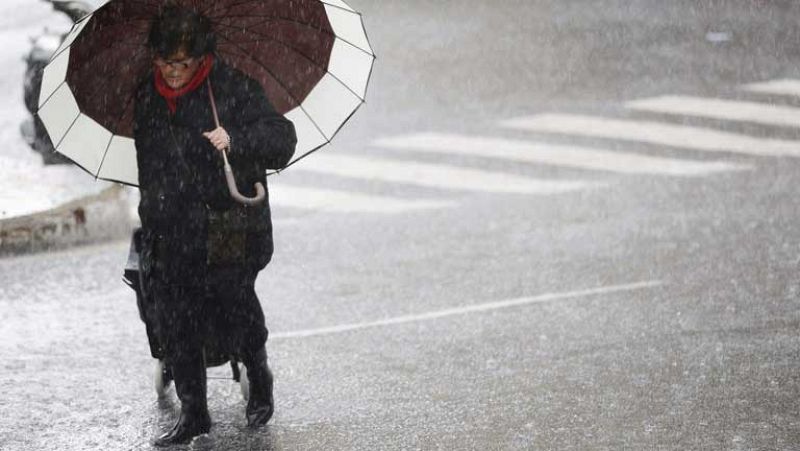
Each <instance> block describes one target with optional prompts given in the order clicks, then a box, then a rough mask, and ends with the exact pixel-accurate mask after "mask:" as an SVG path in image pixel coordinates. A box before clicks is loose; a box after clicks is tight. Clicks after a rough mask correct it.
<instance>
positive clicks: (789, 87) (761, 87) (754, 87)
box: [742, 79, 800, 96]
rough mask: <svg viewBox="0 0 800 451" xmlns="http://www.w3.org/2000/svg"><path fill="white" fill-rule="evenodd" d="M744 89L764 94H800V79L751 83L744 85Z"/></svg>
mask: <svg viewBox="0 0 800 451" xmlns="http://www.w3.org/2000/svg"><path fill="white" fill-rule="evenodd" d="M742 89H744V90H745V91H751V92H760V93H763V94H777V95H788V96H800V80H793V79H782V80H772V81H766V82H762V83H751V84H748V85H744V86H742Z"/></svg>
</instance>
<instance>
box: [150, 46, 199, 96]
mask: <svg viewBox="0 0 800 451" xmlns="http://www.w3.org/2000/svg"><path fill="white" fill-rule="evenodd" d="M202 61H203V59H202V58H192V57H190V56H189V55H188V54H187V53H186V51H185V50H178V51H177V52H175V53H173V54H172V55H170V56H169V57H167V58H159V57H156V58H155V60H154V62H155V63H156V66H157V67H158V70H160V71H161V75H162V76H163V77H164V80H165V81H166V82H167V85H168V86H169V87H170V88H172V89H180V88H182V87H184V86H186V84H188V83H189V81H190V80H191V79H192V77H193V76H194V74H195V72H197V69H199V68H200V63H201V62H202Z"/></svg>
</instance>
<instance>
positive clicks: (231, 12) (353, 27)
mask: <svg viewBox="0 0 800 451" xmlns="http://www.w3.org/2000/svg"><path fill="white" fill-rule="evenodd" d="M178 3H180V4H181V5H183V6H188V7H191V8H194V9H195V10H196V11H198V12H200V13H201V14H203V15H204V16H206V17H208V18H209V20H210V21H211V22H212V24H213V28H214V32H215V34H216V36H217V51H216V53H217V55H218V57H219V58H221V59H223V60H224V61H225V62H226V63H228V64H230V65H231V66H233V67H235V68H237V69H239V70H241V71H243V72H244V73H246V74H247V75H249V76H250V77H252V78H253V79H255V80H257V81H258V82H259V83H260V84H261V86H262V87H263V88H264V91H265V92H266V94H267V97H268V98H269V100H270V102H271V103H272V104H273V106H274V107H275V108H276V109H277V110H278V112H280V113H281V114H284V115H285V116H286V117H287V118H288V119H289V120H291V121H292V122H293V123H294V125H295V129H296V131H297V138H298V143H297V150H296V152H295V158H294V160H293V161H292V162H291V163H290V164H292V163H294V162H295V161H297V160H299V159H301V158H303V157H304V156H306V155H308V154H309V153H311V152H313V151H315V150H317V149H319V148H320V147H322V146H324V145H325V144H327V143H329V142H330V140H331V139H332V138H333V136H334V135H335V134H336V133H337V132H338V131H339V129H340V128H341V127H342V125H344V123H345V122H346V121H347V120H348V119H349V118H350V117H351V116H352V115H353V113H354V112H355V111H356V110H357V109H358V107H359V106H361V104H362V103H363V102H364V98H365V96H366V91H367V84H368V82H369V77H370V74H371V72H372V64H373V62H374V59H375V56H374V53H373V51H372V47H371V46H370V44H369V41H368V39H367V35H366V31H365V30H364V26H363V22H362V19H361V15H360V14H359V13H358V12H356V11H355V10H353V9H352V8H351V7H350V6H348V5H347V4H346V3H345V2H344V1H342V0H181V1H179V2H178ZM163 4H164V0H111V1H110V2H108V3H106V4H105V5H103V6H102V7H100V8H99V9H98V10H96V11H95V12H94V13H92V14H90V15H88V16H86V17H84V18H83V19H81V20H80V21H78V22H77V23H76V24H75V25H74V27H73V29H72V30H71V31H70V33H69V34H68V35H67V37H66V38H65V40H64V42H63V43H62V44H61V46H60V47H59V48H58V50H57V51H56V52H55V54H54V55H53V57H52V59H51V61H50V63H49V64H48V65H47V67H45V69H44V74H43V78H42V88H41V92H40V96H39V99H40V101H39V111H38V115H39V117H40V118H41V119H42V122H43V123H44V125H45V128H46V129H47V132H48V134H49V135H50V138H51V140H52V141H53V143H54V145H55V148H56V150H57V151H58V152H60V153H61V154H63V155H65V156H67V157H68V158H70V159H71V160H72V161H74V162H75V163H76V164H78V165H79V166H80V167H82V168H83V169H85V170H86V171H88V172H89V173H91V174H92V175H94V176H95V177H96V178H99V179H103V180H109V181H115V182H121V183H125V184H128V185H138V174H137V165H136V147H135V145H134V141H133V138H132V136H133V108H134V94H135V92H136V87H137V85H138V83H139V82H140V81H141V80H142V79H143V77H145V76H146V75H147V73H148V72H149V71H150V70H151V69H152V54H151V53H150V51H149V49H148V48H147V33H148V31H149V25H150V21H151V19H152V18H153V17H154V16H155V15H156V14H158V12H159V10H160V8H161V7H162V6H163ZM223 126H224V124H223Z"/></svg>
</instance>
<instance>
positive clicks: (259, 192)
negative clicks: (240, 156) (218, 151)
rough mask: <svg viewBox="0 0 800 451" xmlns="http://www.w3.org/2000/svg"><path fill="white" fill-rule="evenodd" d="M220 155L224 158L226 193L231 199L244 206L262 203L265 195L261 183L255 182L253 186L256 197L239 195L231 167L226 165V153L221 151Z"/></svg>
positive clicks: (265, 192)
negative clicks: (228, 193) (229, 194)
mask: <svg viewBox="0 0 800 451" xmlns="http://www.w3.org/2000/svg"><path fill="white" fill-rule="evenodd" d="M222 155H223V157H224V158H225V180H226V181H227V182H228V191H229V192H230V193H231V197H233V199H234V200H235V201H236V202H239V203H241V204H245V205H258V204H260V203H261V202H263V201H264V198H265V197H266V195H267V191H266V190H265V189H264V185H262V184H261V182H256V184H255V185H254V186H255V189H256V195H255V196H254V197H247V196H245V195H244V194H242V193H240V192H239V188H237V187H236V179H235V178H234V177H233V170H232V169H231V165H230V164H229V163H228V153H227V151H222Z"/></svg>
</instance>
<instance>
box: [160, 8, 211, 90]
mask: <svg viewBox="0 0 800 451" xmlns="http://www.w3.org/2000/svg"><path fill="white" fill-rule="evenodd" d="M147 45H148V47H149V48H150V51H151V52H152V54H153V61H154V62H155V63H156V66H157V67H158V69H159V70H160V71H161V74H162V75H163V76H164V80H166V82H167V84H168V85H169V86H170V87H172V88H173V89H177V88H180V87H182V86H184V85H185V84H187V83H188V82H189V81H190V80H191V79H192V76H193V75H194V74H195V72H197V69H198V68H199V67H200V64H201V63H202V60H203V57H204V56H205V55H206V54H208V53H211V52H213V51H214V50H215V48H216V38H215V36H214V32H213V30H212V28H211V22H210V21H209V20H208V19H207V18H206V17H204V16H202V15H200V14H199V13H197V12H195V11H193V10H191V9H188V8H183V7H181V6H178V5H176V4H174V3H169V4H167V5H166V6H165V7H164V9H163V10H162V11H161V13H160V14H159V15H157V16H156V17H155V18H153V20H152V22H151V23H150V33H149V35H148V38H147Z"/></svg>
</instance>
